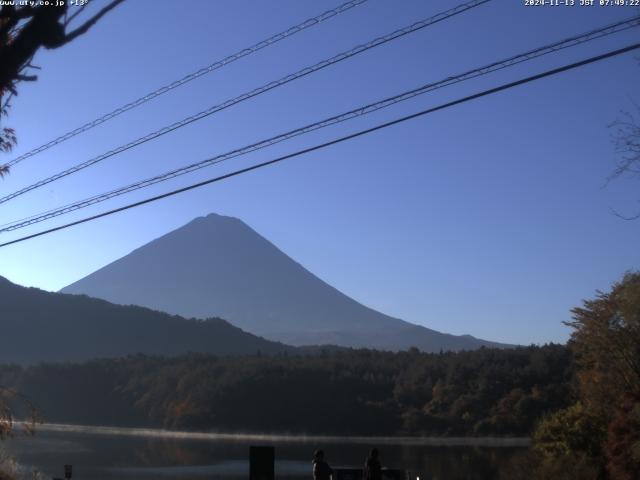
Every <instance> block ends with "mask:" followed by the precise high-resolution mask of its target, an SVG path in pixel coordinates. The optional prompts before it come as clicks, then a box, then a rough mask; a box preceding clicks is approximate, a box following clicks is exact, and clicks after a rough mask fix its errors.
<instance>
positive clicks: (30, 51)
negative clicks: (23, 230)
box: [0, 0, 124, 178]
mask: <svg viewBox="0 0 640 480" xmlns="http://www.w3.org/2000/svg"><path fill="white" fill-rule="evenodd" d="M123 1H124V0H112V1H110V2H108V3H107V4H106V5H105V6H104V7H103V8H102V9H100V10H99V11H98V12H96V13H95V14H94V15H93V16H91V17H89V18H88V19H86V20H85V21H84V22H82V23H81V24H79V25H78V26H76V27H73V28H72V23H73V22H74V20H75V19H76V18H78V16H79V15H80V14H81V13H82V11H83V9H84V8H85V7H86V6H87V5H88V3H89V2H82V6H79V7H76V8H75V12H73V13H72V14H71V15H69V3H70V2H68V1H67V2H58V3H59V4H58V5H56V4H55V3H56V2H46V3H47V4H49V5H47V4H45V3H44V2H42V4H39V3H40V2H33V5H31V4H27V5H21V4H20V3H19V2H15V3H16V5H11V4H3V5H2V6H0V120H1V119H2V117H6V115H7V113H8V110H9V107H10V101H11V98H12V97H13V96H14V95H17V94H18V90H17V85H18V83H19V82H22V81H34V80H37V78H38V77H37V76H36V75H34V74H33V70H35V69H37V68H38V67H35V66H34V65H32V64H31V61H32V60H33V57H34V56H35V54H36V53H37V52H38V50H40V49H41V48H43V47H44V48H47V49H55V48H60V47H62V46H64V45H66V44H67V43H69V42H71V41H73V40H75V39H76V38H78V37H79V36H81V35H83V34H85V33H86V32H88V31H89V29H90V28H91V27H93V26H94V25H95V24H96V23H97V22H98V21H99V20H100V19H101V18H102V17H103V16H104V15H106V14H107V13H108V12H109V11H111V10H112V9H114V8H115V7H117V6H118V5H119V4H120V3H122V2H123ZM7 3H9V2H7ZM16 141H17V139H16V134H15V131H14V130H13V129H12V128H8V127H2V126H1V125H0V152H8V151H11V149H12V148H13V147H14V146H15V144H16ZM8 172H9V168H8V167H7V166H6V165H0V178H1V177H3V176H4V175H6V174H7V173H8Z"/></svg>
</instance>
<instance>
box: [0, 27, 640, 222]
mask: <svg viewBox="0 0 640 480" xmlns="http://www.w3.org/2000/svg"><path fill="white" fill-rule="evenodd" d="M638 26H640V15H639V16H635V17H631V18H628V19H625V20H621V21H618V22H615V23H613V24H609V25H606V26H603V27H600V28H597V29H594V30H590V31H588V32H585V33H582V34H579V35H574V36H571V37H569V38H566V39H563V40H560V41H557V42H554V43H551V44H548V45H544V46H542V47H538V48H535V49H533V50H528V51H526V52H524V53H520V54H517V55H513V56H510V57H507V58H505V59H503V60H499V61H495V62H492V63H490V64H488V65H484V66H482V67H479V68H474V69H472V70H468V71H466V72H464V73H461V74H458V75H453V76H449V77H446V78H444V79H442V80H439V81H436V82H431V83H427V84H425V85H422V86H420V87H418V88H415V89H412V90H409V91H405V92H402V93H400V94H398V95H394V96H391V97H387V98H385V99H383V100H379V101H377V102H374V103H370V104H368V105H364V106H361V107H358V108H356V109H352V110H349V111H347V112H343V113H341V114H339V115H334V116H332V117H329V118H325V119H323V120H320V121H317V122H314V123H311V124H308V125H305V126H303V127H300V128H296V129H294V130H290V131H287V132H285V133H281V134H279V135H276V136H273V137H270V138H267V139H264V140H261V141H258V142H255V143H252V144H250V145H246V146H244V147H241V148H238V149H235V150H231V151H229V152H226V153H223V154H219V155H216V156H214V157H210V158H207V159H204V160H201V161H199V162H195V163H192V164H189V165H186V166H183V167H180V168H177V169H174V170H170V171H168V172H165V173H162V174H159V175H155V176H153V177H150V178H147V179H144V180H139V181H137V182H134V183H132V184H129V185H126V186H124V187H120V188H117V189H114V190H111V191H108V192H104V193H102V194H99V195H95V196H92V197H89V198H86V199H84V200H80V201H77V202H74V203H70V204H67V205H64V206H62V207H58V208H56V209H51V210H48V211H45V212H40V213H38V214H35V215H32V216H29V217H26V218H22V219H19V220H14V221H12V222H8V223H5V224H3V225H0V233H2V232H9V231H13V230H18V229H20V228H25V227H27V226H30V225H34V224H36V223H40V222H43V221H46V220H49V219H52V218H55V217H58V216H61V215H64V214H67V213H70V212H73V211H76V210H79V209H82V208H86V207H88V206H91V205H95V204H97V203H101V202H104V201H107V200H109V199H112V198H115V197H117V196H120V195H124V194H127V193H131V192H133V191H136V190H139V189H142V188H146V187H149V186H151V185H155V184H157V183H161V182H164V181H167V180H169V179H172V178H175V177H178V176H181V175H185V174H187V173H191V172H194V171H196V170H199V169H202V168H205V167H209V166H211V165H215V164H218V163H221V162H223V161H226V160H230V159H232V158H236V157H239V156H241V155H246V154H248V153H251V152H254V151H256V150H259V149H262V148H266V147H269V146H272V145H275V144H277V143H280V142H283V141H286V140H289V139H291V138H294V137H297V136H300V135H303V134H306V133H309V132H312V131H315V130H318V129H321V128H325V127H328V126H330V125H335V124H338V123H342V122H344V121H347V120H351V119H353V118H356V117H359V116H363V115H366V114H369V113H372V112H375V111H378V110H381V109H383V108H387V107H390V106H391V105H395V104H397V103H399V102H402V101H406V100H409V99H411V98H414V97H416V96H418V95H423V94H425V93H428V92H431V91H434V90H437V89H440V88H443V87H447V86H450V85H453V84H456V83H459V82H462V81H466V80H470V79H473V78H477V77H479V76H482V75H486V74H489V73H493V72H496V71H499V70H502V69H504V68H508V67H512V66H514V65H518V64H520V63H522V62H525V61H529V60H533V59H535V58H539V57H541V56H544V55H548V54H550V53H554V52H557V51H560V50H563V49H566V48H569V47H574V46H577V45H581V44H584V43H586V42H590V41H593V40H596V39H599V38H602V37H605V36H608V35H612V34H614V33H619V32H622V31H625V30H628V29H630V28H634V27H638Z"/></svg>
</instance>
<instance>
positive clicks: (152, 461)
mask: <svg viewBox="0 0 640 480" xmlns="http://www.w3.org/2000/svg"><path fill="white" fill-rule="evenodd" d="M527 443H528V442H527V440H526V439H468V438H461V439H442V438H351V437H346V438H343V437H299V436H291V437H288V436H260V435H238V436H234V435H217V434H191V433H184V434H182V433H179V432H166V431H162V430H142V429H111V428H99V427H98V428H92V427H71V426H62V425H47V426H41V427H39V429H38V432H37V434H36V436H35V437H24V436H20V435H18V436H17V437H15V438H13V439H9V440H7V441H5V442H3V444H2V445H0V448H2V449H4V450H5V451H7V452H8V453H10V454H11V455H13V456H14V458H15V459H16V460H17V461H18V464H19V465H20V468H21V469H24V470H26V471H32V470H38V471H40V472H41V473H42V474H43V475H44V477H45V478H52V477H62V476H63V465H64V464H72V465H73V470H74V475H73V478H74V479H78V480H85V479H86V480H114V479H120V480H133V479H142V480H144V479H149V480H150V479H156V478H157V479H165V480H178V479H180V480H202V479H205V478H206V479H234V478H248V472H249V447H250V446H251V445H272V446H274V447H275V453H276V477H278V478H287V479H288V480H298V479H300V480H301V479H310V478H311V461H310V460H311V456H312V454H313V451H314V449H316V448H323V449H324V450H325V452H326V456H327V460H328V461H329V463H330V464H331V465H332V466H334V467H335V466H358V467H359V466H361V465H362V464H363V462H364V459H365V457H366V454H367V452H368V450H369V449H370V448H372V447H373V446H376V447H378V448H379V450H380V454H381V460H382V463H383V465H385V466H386V467H389V468H402V469H405V470H408V471H410V472H411V473H412V476H413V478H415V477H416V476H418V475H419V476H420V479H421V480H432V479H433V480H453V479H469V480H471V479H473V480H475V479H493V478H499V477H500V472H501V471H502V470H503V469H504V467H505V465H506V464H507V463H508V462H509V460H510V459H511V458H513V456H514V455H517V454H518V453H520V452H522V451H523V450H524V449H526V448H527Z"/></svg>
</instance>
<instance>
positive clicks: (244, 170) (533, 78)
mask: <svg viewBox="0 0 640 480" xmlns="http://www.w3.org/2000/svg"><path fill="white" fill-rule="evenodd" d="M638 48H640V43H635V44H633V45H629V46H627V47H624V48H620V49H617V50H612V51H609V52H607V53H604V54H602V55H597V56H595V57H590V58H587V59H585V60H581V61H579V62H575V63H571V64H568V65H564V66H562V67H559V68H554V69H552V70H547V71H545V72H542V73H539V74H536V75H532V76H530V77H526V78H522V79H520V80H516V81H515V82H510V83H506V84H503V85H500V86H498V87H494V88H490V89H488V90H484V91H482V92H479V93H475V94H473V95H469V96H466V97H463V98H460V99H457V100H453V101H451V102H447V103H444V104H441V105H438V106H436V107H432V108H428V109H426V110H422V111H420V112H417V113H413V114H411V115H407V116H404V117H400V118H397V119H395V120H391V121H389V122H385V123H382V124H379V125H376V126H374V127H371V128H367V129H365V130H360V131H358V132H355V133H352V134H349V135H345V136H343V137H339V138H336V139H334V140H331V141H328V142H325V143H321V144H319V145H315V146H313V147H309V148H305V149H303V150H298V151H297V152H293V153H290V154H288V155H283V156H281V157H278V158H274V159H272V160H268V161H266V162H262V163H258V164H256V165H252V166H250V167H246V168H242V169H240V170H235V171H233V172H230V173H226V174H224V175H220V176H218V177H214V178H210V179H208V180H205V181H202V182H198V183H194V184H192V185H189V186H186V187H182V188H179V189H177V190H172V191H170V192H166V193H163V194H161V195H156V196H154V197H150V198H146V199H144V200H140V201H138V202H135V203H130V204H128V205H125V206H123V207H119V208H115V209H113V210H108V211H106V212H102V213H99V214H96V215H92V216H90V217H85V218H82V219H80V220H76V221H74V222H70V223H67V224H65V225H60V226H57V227H54V228H50V229H48V230H43V231H40V232H37V233H33V234H31V235H27V236H25V237H21V238H17V239H15V240H11V241H8V242H4V243H1V244H0V248H1V247H6V246H8V245H13V244H16V243H20V242H24V241H26V240H30V239H32V238H36V237H40V236H43V235H47V234H50V233H53V232H57V231H60V230H64V229H67V228H70V227H73V226H75V225H80V224H82V223H87V222H90V221H93V220H97V219H98V218H102V217H106V216H109V215H113V214H115V213H119V212H123V211H125V210H129V209H132V208H135V207H139V206H141V205H146V204H148V203H152V202H156V201H158V200H162V199H164V198H168V197H171V196H174V195H177V194H179V193H184V192H187V191H190V190H194V189H196V188H200V187H203V186H205V185H209V184H212V183H216V182H220V181H222V180H226V179H228V178H232V177H236V176H238V175H242V174H244V173H248V172H251V171H253V170H258V169H260V168H264V167H268V166H270V165H274V164H276V163H279V162H282V161H284V160H288V159H290V158H294V157H298V156H301V155H304V154H307V153H311V152H314V151H317V150H321V149H324V148H327V147H329V146H332V145H336V144H339V143H342V142H346V141H348V140H352V139H354V138H358V137H361V136H363V135H368V134H370V133H373V132H376V131H378V130H382V129H384V128H388V127H391V126H393V125H397V124H400V123H404V122H406V121H409V120H413V119H415V118H419V117H422V116H424V115H428V114H430V113H434V112H437V111H439V110H444V109H446V108H450V107H453V106H455V105H460V104H462V103H466V102H469V101H472V100H476V99H478V98H481V97H485V96H488V95H492V94H495V93H498V92H501V91H504V90H508V89H511V88H514V87H517V86H520V85H524V84H526V83H530V82H533V81H536V80H540V79H542V78H546V77H550V76H553V75H557V74H559V73H562V72H566V71H569V70H573V69H575V68H578V67H582V66H585V65H589V64H592V63H595V62H599V61H602V60H605V59H607V58H611V57H615V56H618V55H622V54H624V53H628V52H630V51H633V50H637V49H638Z"/></svg>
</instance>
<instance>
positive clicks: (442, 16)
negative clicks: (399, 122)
mask: <svg viewBox="0 0 640 480" xmlns="http://www.w3.org/2000/svg"><path fill="white" fill-rule="evenodd" d="M490 1H491V0H472V1H470V2H465V3H462V4H460V5H458V6H456V7H453V8H450V9H449V10H446V11H444V12H441V13H438V14H436V15H433V16H431V17H428V18H425V19H423V20H420V21H418V22H415V23H413V24H411V25H408V26H406V27H404V28H400V29H398V30H394V31H393V32H391V33H388V34H386V35H384V36H381V37H377V38H375V39H373V40H370V41H369V42H367V43H365V44H362V45H357V46H355V47H353V48H351V49H349V50H347V51H345V52H342V53H339V54H338V55H334V56H333V57H331V58H328V59H325V60H322V61H320V62H318V63H316V64H314V65H311V66H308V67H305V68H303V69H301V70H298V71H297V72H295V73H291V74H289V75H286V76H284V77H282V78H280V79H278V80H274V81H272V82H269V83H266V84H264V85H262V86H260V87H258V88H255V89H253V90H251V91H249V92H246V93H243V94H242V95H239V96H237V97H234V98H232V99H229V100H226V101H225V102H223V103H220V104H217V105H213V106H211V107H209V108H207V109H206V110H202V111H201V112H198V113H196V114H194V115H191V116H189V117H186V118H184V119H182V120H180V121H178V122H175V123H173V124H171V125H168V126H165V127H163V128H161V129H159V130H156V131H154V132H151V133H149V134H147V135H145V136H143V137H139V138H137V139H136V140H133V141H131V142H129V143H126V144H124V145H121V146H119V147H116V148H115V149H112V150H109V151H108V152H105V153H103V154H101V155H98V156H97V157H93V158H91V159H89V160H86V161H84V162H81V163H79V164H76V165H74V166H72V167H70V168H67V169H65V170H62V171H61V172H58V173H56V174H54V175H51V176H49V177H47V178H44V179H42V180H39V181H37V182H35V183H33V184H31V185H28V186H26V187H24V188H21V189H19V190H17V191H15V192H13V193H10V194H8V195H5V196H3V197H0V204H2V203H6V202H8V201H9V200H12V199H14V198H16V197H19V196H21V195H24V194H25V193H27V192H30V191H32V190H35V189H37V188H40V187H43V186H44V185H47V184H49V183H51V182H54V181H56V180H59V179H61V178H64V177H67V176H69V175H73V174H74V173H77V172H79V171H80V170H83V169H85V168H87V167H90V166H92V165H95V164H97V163H99V162H102V161H103V160H106V159H107V158H110V157H113V156H115V155H118V154H120V153H122V152H125V151H127V150H130V149H132V148H134V147H137V146H139V145H142V144H144V143H147V142H149V141H151V140H155V139H156V138H158V137H161V136H163V135H166V134H167V133H170V132H173V131H174V130H177V129H179V128H182V127H185V126H187V125H189V124H191V123H193V122H196V121H198V120H202V119H203V118H206V117H209V116H210V115H213V114H214V113H217V112H220V111H222V110H225V109H227V108H229V107H231V106H233V105H236V104H238V103H241V102H244V101H246V100H249V99H251V98H253V97H256V96H258V95H261V94H263V93H265V92H268V91H270V90H273V89H274V88H278V87H280V86H282V85H286V84H288V83H290V82H293V81H295V80H298V79H300V78H303V77H306V76H307V75H310V74H312V73H315V72H317V71H319V70H322V69H324V68H326V67H329V66H331V65H335V64H337V63H339V62H342V61H344V60H347V59H349V58H352V57H354V56H356V55H359V54H360V53H363V52H366V51H368V50H371V49H372V48H376V47H378V46H380V45H384V44H386V43H388V42H391V41H393V40H396V39H398V38H401V37H404V36H405V35H408V34H411V33H414V32H417V31H419V30H422V29H423V28H426V27H428V26H431V25H434V24H436V23H439V22H441V21H443V20H447V19H449V18H451V17H454V16H456V15H459V14H461V13H463V12H466V11H468V10H470V9H472V8H476V7H478V6H480V5H483V4H485V3H488V2H490Z"/></svg>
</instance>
